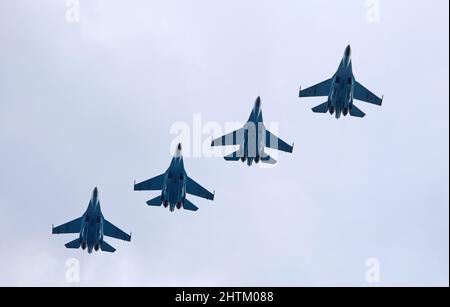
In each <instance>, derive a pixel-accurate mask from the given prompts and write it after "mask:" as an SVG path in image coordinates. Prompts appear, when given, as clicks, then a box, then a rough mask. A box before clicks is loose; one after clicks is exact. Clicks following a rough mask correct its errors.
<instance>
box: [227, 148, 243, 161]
mask: <svg viewBox="0 0 450 307" xmlns="http://www.w3.org/2000/svg"><path fill="white" fill-rule="evenodd" d="M240 158H241V156H240V152H239V150H238V151H236V152H233V153H232V154H230V155H228V156H225V157H224V159H225V160H226V161H239V159H240Z"/></svg>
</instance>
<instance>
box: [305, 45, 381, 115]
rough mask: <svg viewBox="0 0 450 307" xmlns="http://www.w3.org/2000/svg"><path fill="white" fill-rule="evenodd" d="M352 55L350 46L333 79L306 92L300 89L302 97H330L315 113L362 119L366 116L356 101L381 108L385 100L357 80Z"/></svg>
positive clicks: (314, 109) (314, 110) (315, 109)
mask: <svg viewBox="0 0 450 307" xmlns="http://www.w3.org/2000/svg"><path fill="white" fill-rule="evenodd" d="M351 53H352V50H351V47H350V46H348V47H347V49H345V53H344V57H343V58H342V61H341V64H340V65H339V68H338V70H337V72H336V73H335V74H334V76H333V77H332V78H331V79H328V80H326V81H323V82H322V83H319V84H317V85H314V86H312V87H310V88H307V89H305V90H302V89H301V88H300V97H319V96H328V100H327V101H326V102H324V103H323V104H321V105H319V106H317V107H315V108H313V109H312V110H313V112H315V113H327V112H330V114H331V115H333V114H335V116H336V118H340V117H341V114H343V115H344V116H347V114H350V115H351V116H355V117H361V118H362V117H364V116H366V114H365V113H364V112H363V111H361V110H360V109H358V108H357V107H356V106H355V105H354V103H353V100H354V99H356V100H361V101H364V102H368V103H371V104H375V105H378V106H381V104H382V102H383V98H379V97H377V96H376V95H375V94H373V93H372V92H370V91H369V90H368V89H366V88H365V87H364V86H362V85H361V84H360V83H359V82H358V81H356V80H355V77H354V76H353V69H352V60H351Z"/></svg>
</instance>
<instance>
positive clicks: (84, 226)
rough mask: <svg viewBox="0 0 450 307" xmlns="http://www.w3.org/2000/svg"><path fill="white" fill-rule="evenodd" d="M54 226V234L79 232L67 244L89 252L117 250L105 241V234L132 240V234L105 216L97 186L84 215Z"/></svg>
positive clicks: (112, 251)
mask: <svg viewBox="0 0 450 307" xmlns="http://www.w3.org/2000/svg"><path fill="white" fill-rule="evenodd" d="M52 228H53V229H52V233H53V234H68V233H78V234H79V237H78V238H77V239H75V240H73V241H71V242H69V243H67V244H66V245H65V246H66V247H67V248H75V249H78V248H80V247H81V248H82V249H83V250H85V249H86V248H87V251H88V253H89V254H91V253H92V251H93V250H95V251H98V250H99V249H101V250H102V251H104V252H109V253H114V252H115V251H116V249H115V248H114V247H112V246H111V245H109V244H108V243H106V242H105V241H104V239H103V238H104V236H107V237H112V238H116V239H120V240H124V241H131V235H128V234H127V233H125V232H123V231H122V230H120V229H119V228H117V227H116V226H114V225H113V224H111V223H110V222H108V221H107V220H106V219H105V217H104V216H103V214H102V210H101V208H100V201H99V197H98V189H97V188H95V189H94V191H93V192H92V198H91V200H90V201H89V205H88V208H87V210H86V212H85V213H84V214H83V216H82V217H80V218H77V219H75V220H73V221H71V222H68V223H66V224H63V225H61V226H58V227H52Z"/></svg>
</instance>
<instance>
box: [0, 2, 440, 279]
mask: <svg viewBox="0 0 450 307" xmlns="http://www.w3.org/2000/svg"><path fill="white" fill-rule="evenodd" d="M379 4H380V11H379V16H377V15H378V14H376V11H375V14H372V13H373V11H369V13H368V10H369V9H368V7H367V6H366V2H365V1H364V0H351V1H331V0H319V1H318V0H314V1H313V0H310V1H306V0H305V1H298V0H292V1H261V0H257V1H256V0H254V1H253V0H252V1H249V0H247V1H238V0H227V1H208V0H204V1H200V0H191V1H182V0H179V1H172V0H165V1H144V0H142V1H137V0H131V1H119V0H94V1H92V0H91V1H86V0H80V5H81V6H80V22H78V23H68V22H67V20H66V10H67V8H66V6H65V1H62V0H60V1H57V0H42V1H31V0H28V1H24V0H15V1H6V0H2V1H1V2H0V233H1V234H2V235H1V236H0V285H7V286H9V285H34V286H38V285H39V286H40V285H56V286H68V285H73V284H70V283H68V282H67V281H66V277H65V276H66V270H67V268H66V261H67V259H70V258H76V259H78V260H79V263H80V283H78V284H75V285H82V286H88V285H114V286H116V285H124V286H129V285H148V286H151V285H160V286H167V285H169V286H174V285H180V286H305V285H325V286H330V285H333V286H334V285H339V286H342V285H358V286H368V285H370V284H368V283H367V281H366V270H367V268H366V261H367V259H369V258H376V259H377V260H378V261H379V264H380V278H381V279H380V283H379V284H380V285H382V286H389V285H446V286H448V283H449V189H448V186H449V151H448V150H449V141H448V140H449V88H448V83H449V71H448V67H449V61H448V55H449V50H448V44H449V41H448V36H449V33H448V21H449V16H448V9H449V7H448V6H449V3H448V1H446V0H436V1H432V3H430V1H418V0H413V1H411V0H395V1H385V0H382V1H381V2H380V3H379ZM376 6H377V5H375V8H374V9H375V10H376ZM368 14H369V18H368V17H367V15H368ZM377 17H379V19H378V20H377ZM348 44H351V45H352V49H353V70H354V73H355V77H356V78H357V80H358V81H359V82H361V83H362V84H364V85H365V86H367V87H368V88H370V89H371V90H372V91H373V92H375V93H377V94H380V95H381V94H384V95H385V100H384V104H383V106H382V107H377V106H373V105H369V104H366V103H363V102H357V103H356V104H357V106H358V107H359V108H361V109H362V110H363V111H364V112H365V113H367V116H366V118H364V119H358V118H348V117H347V118H342V119H340V120H336V119H334V117H332V116H330V115H323V114H314V113H312V112H311V107H313V106H315V105H318V104H320V103H322V102H324V101H325V100H324V99H326V98H317V99H316V98H313V99H302V100H300V99H299V98H298V88H299V86H300V85H302V86H303V87H306V86H309V85H313V84H315V83H318V82H320V81H323V80H325V79H328V78H330V77H331V76H332V74H333V73H334V72H335V70H336V69H337V67H338V64H339V61H340V60H341V57H342V55H343V52H344V49H345V47H346V46H347V45H348ZM258 95H260V96H261V98H262V108H263V114H264V119H265V121H267V122H272V123H276V124H277V125H278V133H279V135H280V136H281V137H282V138H283V139H284V140H286V141H287V142H288V143H291V142H295V149H294V153H293V154H292V155H290V154H283V153H282V154H279V155H278V156H277V160H278V161H279V163H278V164H277V166H276V167H275V168H272V169H262V168H260V167H252V168H248V167H247V166H245V165H244V164H242V163H231V162H225V161H224V160H223V159H221V158H208V157H187V158H185V166H186V170H187V172H188V174H189V175H190V176H191V177H192V178H193V179H195V180H196V181H197V182H199V183H201V184H202V185H203V186H205V187H206V188H208V189H209V190H215V191H216V200H215V201H214V202H209V201H206V200H203V199H198V198H196V197H193V196H191V197H189V199H190V200H191V201H192V202H193V203H195V204H196V205H197V206H198V207H199V208H200V210H199V211H197V212H195V213H193V212H186V211H177V212H174V213H170V212H169V211H168V209H163V208H153V207H152V208H150V207H148V206H147V205H146V204H145V202H146V201H147V200H149V199H152V198H154V197H155V196H157V193H153V192H133V190H132V189H133V181H134V180H135V179H136V180H145V179H148V178H150V177H153V176H156V175H159V174H160V173H162V172H163V171H165V170H166V168H167V167H168V165H169V163H170V159H171V155H170V151H169V146H170V144H171V143H172V141H173V140H174V138H175V137H176V136H175V135H172V134H171V133H170V130H171V127H172V125H173V124H174V123H175V122H185V123H187V124H189V125H192V122H193V115H194V114H199V115H200V116H201V118H202V122H203V124H206V123H207V122H215V123H218V124H220V125H224V124H225V123H226V122H236V121H238V122H239V121H241V122H242V121H245V120H246V119H247V118H248V115H249V113H250V111H251V107H252V105H253V102H254V100H255V98H256V97H257V96H258ZM224 129H225V128H224ZM212 136H213V135H211V134H207V133H205V134H203V135H198V136H197V137H201V140H202V141H208V140H211V137H212ZM214 136H219V135H214ZM189 145H192V144H188V145H186V146H188V147H189ZM95 186H98V187H99V190H100V199H101V202H102V209H103V213H104V215H105V217H106V218H107V219H108V220H110V221H111V222H113V223H114V224H115V225H117V226H119V227H120V228H122V229H123V230H125V231H127V232H130V231H132V232H133V238H132V242H130V243H126V242H120V241H117V240H114V239H107V241H108V243H110V244H111V245H112V246H114V247H116V248H117V252H116V253H114V254H105V253H96V254H92V255H88V254H87V253H86V252H83V251H81V250H68V249H66V248H65V247H64V244H65V243H67V242H69V241H71V240H73V239H75V238H76V235H60V236H56V235H51V226H52V224H55V225H59V224H62V223H65V222H67V221H69V220H72V219H74V218H77V217H79V216H81V215H82V214H83V212H84V210H85V209H86V207H87V204H88V201H89V198H90V196H91V192H92V189H93V188H94V187H95Z"/></svg>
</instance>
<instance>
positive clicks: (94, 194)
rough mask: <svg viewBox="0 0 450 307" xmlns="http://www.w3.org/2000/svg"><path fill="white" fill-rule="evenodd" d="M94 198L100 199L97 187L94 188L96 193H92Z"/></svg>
mask: <svg viewBox="0 0 450 307" xmlns="http://www.w3.org/2000/svg"><path fill="white" fill-rule="evenodd" d="M92 196H93V197H94V198H97V197H98V189H97V187H95V188H94V192H92Z"/></svg>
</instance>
